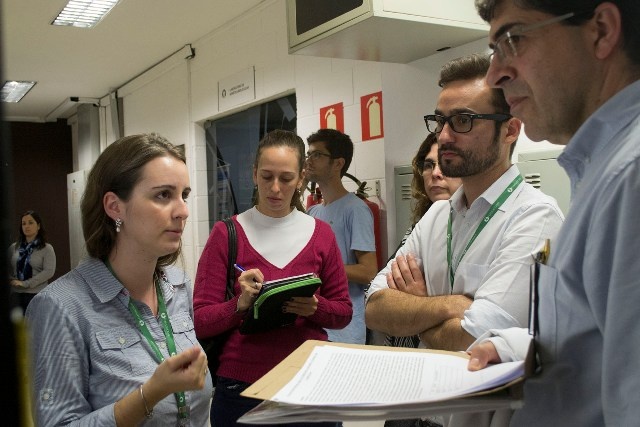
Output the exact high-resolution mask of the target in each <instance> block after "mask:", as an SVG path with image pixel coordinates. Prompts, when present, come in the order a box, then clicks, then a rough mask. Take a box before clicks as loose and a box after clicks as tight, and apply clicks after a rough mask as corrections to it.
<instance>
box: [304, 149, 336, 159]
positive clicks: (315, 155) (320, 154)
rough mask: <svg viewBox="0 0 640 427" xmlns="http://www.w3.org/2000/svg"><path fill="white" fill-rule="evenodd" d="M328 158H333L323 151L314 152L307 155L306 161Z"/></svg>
mask: <svg viewBox="0 0 640 427" xmlns="http://www.w3.org/2000/svg"><path fill="white" fill-rule="evenodd" d="M323 156H324V157H328V158H331V154H327V153H323V152H322V151H312V152H310V153H307V155H306V157H305V159H306V160H317V159H319V158H320V157H323Z"/></svg>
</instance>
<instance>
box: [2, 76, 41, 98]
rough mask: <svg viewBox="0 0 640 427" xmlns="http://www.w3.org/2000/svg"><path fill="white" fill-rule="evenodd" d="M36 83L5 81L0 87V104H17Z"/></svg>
mask: <svg viewBox="0 0 640 427" xmlns="http://www.w3.org/2000/svg"><path fill="white" fill-rule="evenodd" d="M35 84H36V82H27V81H14V80H7V81H6V82H4V85H2V92H1V93H0V102H19V101H20V100H21V99H22V98H23V97H24V96H25V95H26V94H27V92H29V91H30V90H31V88H32V87H34V86H35Z"/></svg>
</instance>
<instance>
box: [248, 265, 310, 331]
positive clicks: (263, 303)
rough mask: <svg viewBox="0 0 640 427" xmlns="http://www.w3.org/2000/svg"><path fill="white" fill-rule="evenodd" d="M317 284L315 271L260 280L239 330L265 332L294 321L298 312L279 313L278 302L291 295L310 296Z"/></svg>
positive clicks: (285, 300)
mask: <svg viewBox="0 0 640 427" xmlns="http://www.w3.org/2000/svg"><path fill="white" fill-rule="evenodd" d="M321 283H322V282H321V281H320V278H319V277H317V276H316V274H315V273H307V274H300V275H298V276H290V277H285V278H283V279H278V280H271V281H268V282H264V283H263V284H262V288H261V289H260V293H259V294H258V297H257V298H256V300H255V301H254V303H253V306H251V308H250V309H249V311H248V312H247V314H246V315H245V318H244V321H243V322H242V325H240V333H241V334H253V333H257V332H265V331H268V330H271V329H275V328H279V327H282V326H286V325H290V324H292V323H294V322H295V321H296V318H297V317H298V315H297V314H294V313H283V312H282V304H284V303H285V302H287V301H289V300H290V299H291V298H293V297H310V296H312V295H313V294H314V293H315V292H316V291H317V290H318V288H319V287H320V284H321Z"/></svg>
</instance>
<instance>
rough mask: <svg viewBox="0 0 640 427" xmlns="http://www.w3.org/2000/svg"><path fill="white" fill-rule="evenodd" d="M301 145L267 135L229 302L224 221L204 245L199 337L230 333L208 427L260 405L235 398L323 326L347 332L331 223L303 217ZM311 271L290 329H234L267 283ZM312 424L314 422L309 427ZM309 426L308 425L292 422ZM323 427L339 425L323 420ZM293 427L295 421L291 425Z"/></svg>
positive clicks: (240, 221) (223, 425) (280, 133)
mask: <svg viewBox="0 0 640 427" xmlns="http://www.w3.org/2000/svg"><path fill="white" fill-rule="evenodd" d="M304 153H305V145H304V142H303V141H302V139H301V138H300V137H299V136H297V135H296V134H295V133H293V132H290V131H284V130H275V131H272V132H269V133H268V134H267V135H265V137H264V138H263V139H262V140H261V141H260V143H259V145H258V151H257V153H256V159H255V162H254V165H253V180H254V183H255V184H256V186H257V193H258V197H257V204H256V206H254V207H253V208H251V209H249V210H247V211H245V212H243V213H241V214H239V215H236V216H234V217H233V218H232V220H233V223H234V225H235V227H236V230H237V263H238V264H239V265H241V266H243V267H244V268H245V271H243V272H242V273H241V274H240V276H239V277H238V279H237V280H236V283H235V285H234V296H233V298H231V299H229V300H226V298H225V293H226V292H225V291H226V283H227V264H228V257H229V250H228V245H227V241H228V232H227V227H226V226H225V224H224V223H223V222H222V221H218V222H217V223H216V224H215V225H214V227H213V230H212V231H211V234H210V236H209V240H208V241H207V244H206V246H205V248H204V251H203V253H202V256H201V257H200V262H199V264H198V272H197V274H196V284H195V289H194V309H195V314H196V318H195V320H196V331H197V333H198V337H200V338H207V337H211V336H215V335H220V334H223V333H225V332H227V331H230V335H229V338H228V339H227V341H226V342H225V345H224V348H223V350H222V354H221V356H220V367H219V368H218V372H212V373H211V374H212V375H217V376H218V383H217V385H216V389H215V392H214V395H213V403H212V406H211V424H212V425H213V426H215V427H227V426H235V425H236V420H237V419H238V418H239V417H240V416H241V415H243V414H244V413H246V412H247V411H249V410H250V409H251V408H253V407H255V406H257V405H258V404H259V403H260V400H257V399H251V398H248V397H243V396H240V393H241V392H242V391H244V390H245V389H246V388H247V387H248V386H249V385H251V384H252V383H253V382H255V381H256V380H258V379H259V378H260V377H262V376H263V375H264V374H266V373H267V372H268V371H269V370H271V368H273V367H274V366H275V365H277V364H278V363H279V362H281V361H282V360H283V359H284V358H285V357H286V356H288V355H289V354H290V353H291V352H293V350H295V349H296V348H297V347H298V346H300V345H301V344H302V343H304V342H305V341H306V340H309V339H315V340H323V341H326V340H327V333H326V332H325V330H324V328H332V329H339V328H344V327H345V326H346V325H347V324H349V322H350V321H351V315H352V308H351V299H350V298H349V290H348V284H347V275H346V273H345V271H344V265H343V263H342V256H341V255H340V249H339V248H338V244H337V243H336V238H335V235H334V234H333V231H332V230H331V227H330V226H329V224H327V223H324V222H322V221H320V220H317V219H315V218H313V217H311V216H309V215H307V214H305V213H304V212H302V211H301V210H302V204H301V200H300V197H301V196H300V188H301V186H302V181H303V178H304V170H303V167H304V162H305V155H304ZM306 273H315V274H317V276H318V277H319V278H320V279H321V280H322V284H321V285H320V288H318V290H317V291H316V293H315V295H313V296H311V297H293V298H292V299H291V300H290V301H288V302H286V303H285V304H283V306H282V311H284V312H286V313H294V314H297V315H298V317H297V318H296V320H295V322H294V323H293V324H291V325H288V326H283V327H280V328H277V329H271V330H269V331H266V332H259V333H254V334H250V335H243V334H241V333H240V332H239V327H240V325H241V324H242V322H243V319H244V316H245V314H246V313H247V311H248V310H249V308H250V307H251V306H252V305H253V302H254V299H255V297H256V295H257V294H258V293H259V292H260V288H261V286H262V285H261V283H263V282H264V281H265V280H275V279H281V278H285V277H289V276H295V275H299V274H306ZM311 424H312V425H317V424H313V423H311ZM295 425H296V426H299V425H306V424H295ZM324 425H336V423H328V424H324ZM292 426H293V424H292Z"/></svg>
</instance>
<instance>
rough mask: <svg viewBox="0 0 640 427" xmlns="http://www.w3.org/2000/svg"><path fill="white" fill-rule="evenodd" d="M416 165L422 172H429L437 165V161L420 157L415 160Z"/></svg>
mask: <svg viewBox="0 0 640 427" xmlns="http://www.w3.org/2000/svg"><path fill="white" fill-rule="evenodd" d="M416 166H417V168H418V170H419V171H420V172H422V173H425V172H429V173H431V172H432V171H433V170H434V169H435V168H436V166H438V162H436V161H434V160H431V159H420V160H417V161H416Z"/></svg>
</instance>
